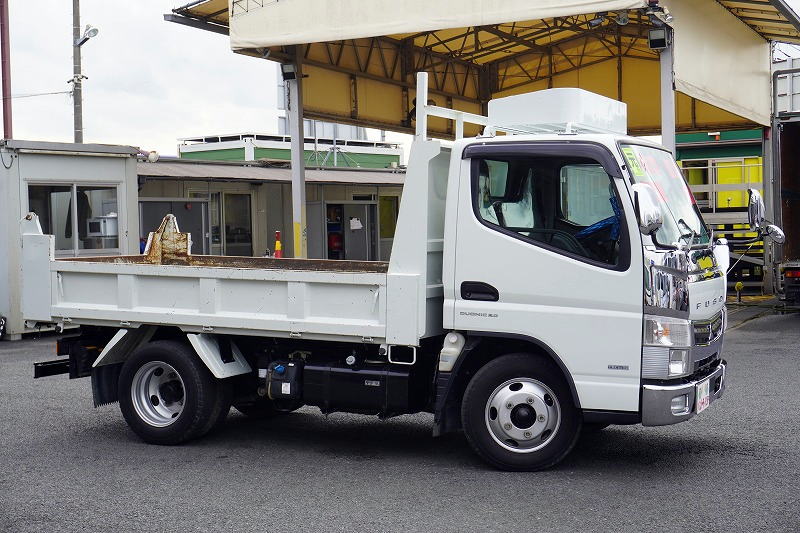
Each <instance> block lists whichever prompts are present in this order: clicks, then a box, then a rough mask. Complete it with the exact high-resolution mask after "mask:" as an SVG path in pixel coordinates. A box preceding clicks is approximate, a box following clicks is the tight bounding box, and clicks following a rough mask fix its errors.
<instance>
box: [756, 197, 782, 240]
mask: <svg viewBox="0 0 800 533" xmlns="http://www.w3.org/2000/svg"><path fill="white" fill-rule="evenodd" d="M747 193H748V195H749V201H748V202H747V219H748V221H749V222H750V229H752V230H755V231H758V232H759V233H760V234H761V235H762V236H764V237H769V238H770V239H772V242H774V243H775V244H783V243H784V242H786V235H785V234H784V233H783V230H782V229H781V228H779V227H778V226H775V225H773V224H767V221H766V217H765V213H766V208H765V207H764V200H762V199H761V193H760V192H758V191H757V190H756V189H747Z"/></svg>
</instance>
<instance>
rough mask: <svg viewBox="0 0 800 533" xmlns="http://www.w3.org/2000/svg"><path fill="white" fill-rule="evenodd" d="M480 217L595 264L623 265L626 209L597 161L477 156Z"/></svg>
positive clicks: (477, 211)
mask: <svg viewBox="0 0 800 533" xmlns="http://www.w3.org/2000/svg"><path fill="white" fill-rule="evenodd" d="M472 168H473V201H474V207H475V214H476V216H477V217H478V218H479V219H480V220H481V221H482V222H483V223H484V224H485V225H487V226H488V227H490V228H492V229H495V230H497V231H500V232H502V233H506V234H510V235H512V236H514V237H517V238H520V239H522V240H524V241H527V242H530V243H531V244H535V245H538V246H542V247H544V248H548V249H550V250H553V251H556V252H559V253H564V254H566V255H570V256H573V257H576V258H579V259H586V260H589V262H592V263H600V264H602V265H608V266H616V265H618V264H619V255H620V238H621V230H620V228H621V227H622V225H621V223H622V211H621V209H620V207H619V206H620V204H619V200H618V197H617V193H616V189H615V187H614V184H613V182H612V178H611V177H610V176H609V175H608V174H607V173H606V172H605V171H604V170H603V167H602V166H601V165H600V164H598V163H597V162H596V161H592V160H589V159H564V158H555V157H541V158H534V157H527V158H508V159H501V158H497V159H477V160H473V167H472Z"/></svg>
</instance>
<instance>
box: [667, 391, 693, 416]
mask: <svg viewBox="0 0 800 533" xmlns="http://www.w3.org/2000/svg"><path fill="white" fill-rule="evenodd" d="M669 407H670V410H671V411H672V414H673V415H685V414H686V413H688V412H689V395H688V394H681V395H680V396H675V397H674V398H673V399H672V402H670V406H669Z"/></svg>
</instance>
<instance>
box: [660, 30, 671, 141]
mask: <svg viewBox="0 0 800 533" xmlns="http://www.w3.org/2000/svg"><path fill="white" fill-rule="evenodd" d="M673 35H674V34H673V33H672V29H671V28H669V27H667V47H666V48H664V49H663V50H661V55H660V59H659V65H660V67H661V68H660V73H661V75H660V78H661V144H663V145H664V146H665V147H666V148H668V149H669V150H670V151H671V152H672V155H673V156H674V155H675V75H674V71H673V54H672V39H673Z"/></svg>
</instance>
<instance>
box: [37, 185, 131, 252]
mask: <svg viewBox="0 0 800 533" xmlns="http://www.w3.org/2000/svg"><path fill="white" fill-rule="evenodd" d="M28 210H29V211H33V212H34V213H36V214H37V215H38V216H39V221H40V223H41V225H42V231H43V232H44V233H46V234H50V235H53V236H54V237H55V249H56V250H57V251H60V252H71V253H72V254H73V255H78V253H79V250H106V251H112V250H113V251H118V250H119V216H118V208H117V189H116V187H108V186H95V185H75V184H72V185H29V186H28ZM82 253H83V252H82Z"/></svg>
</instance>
